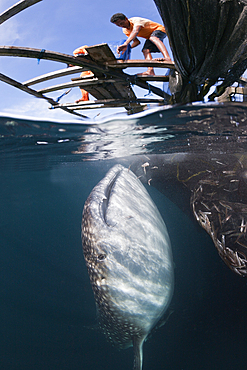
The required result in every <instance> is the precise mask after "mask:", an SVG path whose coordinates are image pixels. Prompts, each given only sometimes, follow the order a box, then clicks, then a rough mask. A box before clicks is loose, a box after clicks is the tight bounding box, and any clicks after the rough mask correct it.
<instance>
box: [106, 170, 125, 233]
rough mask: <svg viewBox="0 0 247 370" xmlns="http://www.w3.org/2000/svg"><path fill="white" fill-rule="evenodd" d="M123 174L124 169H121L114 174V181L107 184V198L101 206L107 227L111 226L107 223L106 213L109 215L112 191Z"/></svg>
mask: <svg viewBox="0 0 247 370" xmlns="http://www.w3.org/2000/svg"><path fill="white" fill-rule="evenodd" d="M121 173H122V169H119V170H118V172H117V173H115V174H114V176H113V177H112V179H111V180H110V182H109V183H108V184H107V187H106V189H105V198H104V199H103V202H102V204H101V207H102V217H103V220H104V222H105V224H106V225H108V226H110V225H109V224H108V222H107V218H106V213H107V208H108V204H109V200H110V197H111V192H112V189H113V187H114V185H115V183H116V181H117V179H118V177H119V176H120V174H121Z"/></svg>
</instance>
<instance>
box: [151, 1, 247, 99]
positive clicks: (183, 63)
mask: <svg viewBox="0 0 247 370" xmlns="http://www.w3.org/2000/svg"><path fill="white" fill-rule="evenodd" d="M154 2H155V4H156V6H157V8H158V10H159V12H160V15H161V17H162V19H163V22H164V25H165V27H166V31H167V35H168V37H169V41H170V46H171V49H172V52H173V56H174V61H175V63H176V66H177V69H178V70H179V73H180V74H181V77H182V84H180V85H181V86H180V87H179V86H178V88H177V91H176V93H175V94H174V96H175V99H176V101H177V102H183V103H186V102H190V101H195V100H201V99H202V98H203V96H204V95H205V94H206V93H207V92H208V91H209V88H210V87H211V86H212V85H214V84H215V83H216V82H217V81H218V80H219V78H220V79H222V80H223V82H222V84H221V85H220V87H219V88H218V92H217V94H218V95H220V94H221V93H223V92H224V90H225V88H226V87H227V86H230V85H231V84H233V83H234V82H235V81H237V80H238V79H239V77H240V76H241V75H242V74H243V73H244V71H245V70H246V68H247V0H154ZM217 94H215V95H217Z"/></svg>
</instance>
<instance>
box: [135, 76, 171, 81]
mask: <svg viewBox="0 0 247 370" xmlns="http://www.w3.org/2000/svg"><path fill="white" fill-rule="evenodd" d="M137 78H138V80H139V79H140V80H141V81H156V82H159V81H161V82H168V81H169V76H159V75H155V76H137Z"/></svg>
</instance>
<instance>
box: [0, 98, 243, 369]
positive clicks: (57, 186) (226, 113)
mask: <svg viewBox="0 0 247 370" xmlns="http://www.w3.org/2000/svg"><path fill="white" fill-rule="evenodd" d="M246 121H247V108H246V106H244V105H243V104H228V105H193V106H186V107H185V106H180V107H175V108H170V109H165V110H158V111H157V112H153V113H152V114H147V115H140V116H138V115H137V116H129V117H126V118H125V119H114V120H110V121H108V122H107V121H106V122H101V123H100V122H98V123H95V124H93V123H90V124H83V123H80V121H79V124H63V123H59V122H45V121H44V122H42V121H34V120H27V119H18V118H13V117H3V116H2V117H0V140H1V146H0V176H1V177H0V178H1V181H0V204H1V208H0V209H1V211H0V261H1V262H0V263H1V268H0V317H1V325H0V364H1V365H0V368H1V369H3V370H33V369H35V370H44V369H49V370H55V369H56V370H58V369H59V370H79V369H80V370H81V369H83V370H84V369H85V370H91V369H97V370H110V369H119V370H127V369H132V366H133V353H132V352H133V351H132V348H129V349H127V350H118V349H117V348H114V347H112V346H111V344H109V343H107V341H106V340H105V338H104V336H103V334H102V333H101V332H100V330H99V329H98V326H97V318H96V309H95V303H94V298H93V294H92V290H91V286H90V282H89V277H88V274H87V270H86V266H85V262H84V258H83V253H82V246H81V236H80V223H81V216H82V210H83V205H84V202H85V200H86V199H87V197H88V195H89V193H90V192H91V190H92V188H93V187H94V186H95V185H96V184H97V183H98V182H99V181H100V180H101V179H102V178H103V177H104V175H105V174H106V172H107V171H108V169H110V168H111V167H112V166H113V165H114V164H116V163H121V164H122V165H124V166H126V167H129V166H130V168H134V169H135V168H139V170H140V171H143V172H144V167H142V164H144V163H146V162H150V163H151V161H152V163H153V164H155V161H157V160H161V159H162V158H166V156H169V155H171V156H172V155H174V154H175V153H192V154H195V156H197V155H198V154H200V155H201V154H202V155H203V154H204V153H205V154H206V153H207V154H208V153H211V154H212V155H214V154H215V153H216V154H219V155H220V154H222V153H223V154H228V153H230V154H231V153H240V154H241V155H245V151H246V132H247V131H246V123H247V122H246ZM162 156H163V157H162ZM164 163H165V162H164ZM163 171H164V173H166V166H165V165H164V168H163ZM152 185H154V186H152ZM146 186H147V190H148V192H149V193H150V195H151V196H152V198H153V200H154V202H155V203H156V205H157V206H158V208H159V210H160V212H161V214H162V216H163V218H164V221H165V223H166V225H167V228H168V232H169V235H170V238H171V244H172V250H173V257H174V264H175V290H174V295H173V299H172V302H171V305H170V309H171V310H172V311H173V313H172V314H171V316H170V317H169V320H168V321H167V323H166V324H165V325H164V326H162V327H161V328H159V329H157V331H156V332H154V333H153V334H152V335H151V337H150V338H149V339H148V340H147V341H146V343H145V344H144V370H145V369H152V370H154V369H155V370H156V369H157V370H160V369H169V370H194V369H195V370H198V369H200V370H208V369H210V370H213V369H223V368H224V369H229V370H232V369H240V368H241V369H244V368H245V367H246V359H245V349H246V345H247V336H246V324H247V294H246V290H247V285H246V280H245V279H244V278H242V277H239V276H237V275H236V274H234V273H233V272H232V271H230V269H229V268H228V267H227V266H226V265H225V264H224V262H223V261H222V260H221V259H220V257H219V256H218V253H217V251H216V248H215V247H214V245H213V242H212V240H211V238H210V237H209V235H208V234H207V233H206V232H205V231H204V230H203V229H202V228H201V227H200V226H199V225H198V224H197V222H196V220H195V219H194V217H193V214H192V212H191V209H190V204H189V191H188V196H187V195H186V194H187V193H186V192H185V190H186V189H184V185H182V184H181V186H180V184H179V186H178V187H177V188H174V186H173V179H172V177H171V180H169V181H167V182H166V183H164V184H163V183H162V182H161V184H160V183H159V186H155V183H154V182H153V184H152V181H151V182H150V186H148V185H146ZM157 188H158V189H159V190H157ZM186 191H187V190H186Z"/></svg>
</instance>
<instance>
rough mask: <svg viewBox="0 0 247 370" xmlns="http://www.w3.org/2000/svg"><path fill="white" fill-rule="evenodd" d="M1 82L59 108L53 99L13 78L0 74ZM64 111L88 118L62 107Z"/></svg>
mask: <svg viewBox="0 0 247 370" xmlns="http://www.w3.org/2000/svg"><path fill="white" fill-rule="evenodd" d="M0 81H3V82H5V83H7V84H8V85H11V86H14V87H16V88H17V89H19V90H22V91H25V92H26V93H28V94H30V95H33V96H35V97H36V98H40V99H45V100H46V101H48V103H50V104H51V105H52V106H53V107H55V106H57V105H58V103H57V102H56V101H55V100H53V99H52V98H49V97H47V96H45V95H43V94H41V93H40V92H38V91H36V90H33V89H30V87H27V86H24V85H22V83H20V82H18V81H16V80H13V79H12V78H10V77H8V76H6V75H4V74H2V73H0ZM60 108H61V109H62V110H64V111H65V112H67V113H71V114H74V115H76V116H79V117H82V118H88V117H87V116H84V115H82V114H79V113H76V112H73V110H71V109H68V108H66V107H62V106H61V107H60Z"/></svg>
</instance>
